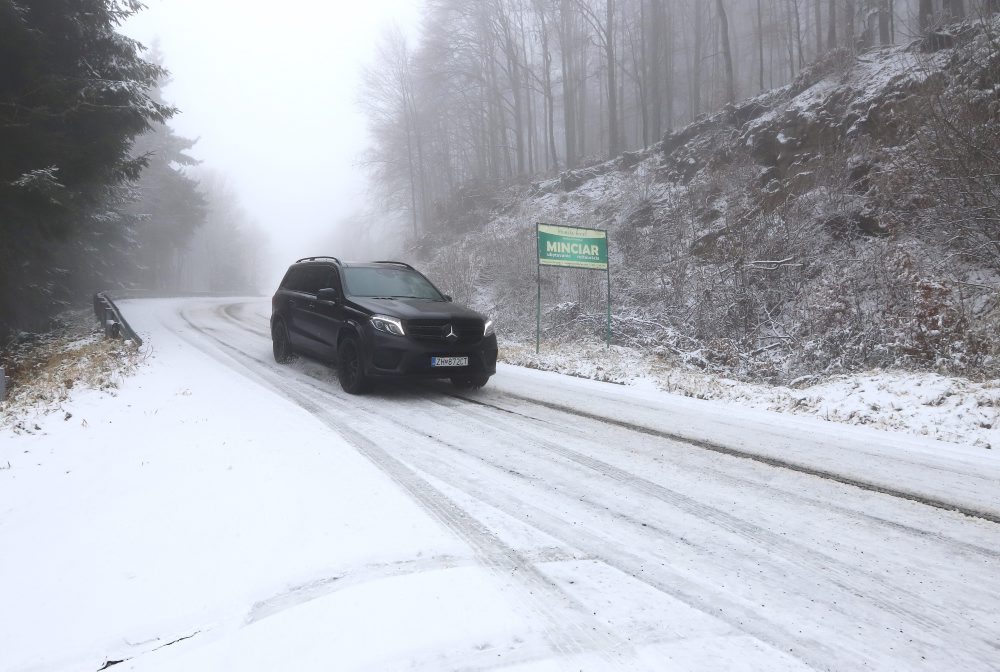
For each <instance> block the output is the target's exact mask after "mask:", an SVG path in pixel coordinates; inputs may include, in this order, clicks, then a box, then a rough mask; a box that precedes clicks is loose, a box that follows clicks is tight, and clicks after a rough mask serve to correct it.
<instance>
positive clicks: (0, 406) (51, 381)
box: [0, 310, 142, 433]
mask: <svg viewBox="0 0 1000 672" xmlns="http://www.w3.org/2000/svg"><path fill="white" fill-rule="evenodd" d="M141 360H142V356H141V354H140V352H139V348H138V347H136V345H135V344H134V343H132V342H131V341H120V340H114V339H105V338H104V334H103V332H102V330H101V329H100V328H99V327H98V326H97V324H96V323H95V321H94V318H93V315H92V314H91V313H90V311H87V310H81V311H72V312H67V313H64V314H63V315H61V316H60V317H59V318H58V319H57V320H56V326H55V328H54V329H53V330H52V331H50V332H47V333H45V334H22V335H21V336H19V337H18V338H17V339H16V340H15V342H13V343H11V344H10V345H9V346H8V347H7V348H6V349H4V350H3V351H2V352H0V366H3V367H4V368H5V369H6V372H7V375H8V376H10V378H11V385H10V389H9V393H8V396H7V399H6V401H3V402H0V429H11V430H12V431H14V432H15V433H20V432H28V433H31V432H34V431H37V430H36V427H37V425H36V424H35V422H34V420H35V419H37V418H39V417H41V416H44V415H48V414H50V413H55V412H58V411H60V410H62V404H63V403H64V402H65V401H67V400H68V399H69V397H70V394H71V393H72V391H73V390H79V389H95V390H101V391H103V392H106V393H108V394H110V395H112V396H114V395H115V394H116V390H117V389H118V386H119V384H120V382H121V380H122V379H123V378H124V377H125V376H127V375H129V374H131V373H132V372H134V371H135V369H136V368H137V367H138V366H139V364H140V363H141ZM67 416H69V413H68V412H67ZM66 419H67V420H68V419H69V417H67V418H66Z"/></svg>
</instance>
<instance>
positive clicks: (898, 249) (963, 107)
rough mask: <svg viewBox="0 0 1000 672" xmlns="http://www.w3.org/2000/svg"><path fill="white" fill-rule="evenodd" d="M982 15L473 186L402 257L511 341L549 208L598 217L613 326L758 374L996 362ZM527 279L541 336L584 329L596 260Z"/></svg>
mask: <svg viewBox="0 0 1000 672" xmlns="http://www.w3.org/2000/svg"><path fill="white" fill-rule="evenodd" d="M997 25H998V24H994V25H993V26H992V27H991V29H990V30H985V29H984V27H983V26H982V25H977V24H959V25H956V26H952V28H951V29H950V32H948V33H936V34H933V35H932V36H931V37H929V38H928V39H926V40H923V41H918V42H915V43H913V44H910V45H907V46H898V47H880V48H873V49H870V50H868V51H865V52H863V53H861V54H858V55H857V56H855V55H853V54H849V53H847V52H846V51H838V52H835V53H832V54H830V55H829V56H828V57H827V58H825V59H824V60H823V61H821V62H820V63H818V64H816V65H815V66H813V67H812V68H810V69H808V70H807V71H805V72H804V73H803V74H802V75H801V76H800V77H799V78H798V79H797V80H796V81H795V82H794V83H793V84H791V85H789V86H787V87H784V88H782V89H779V90H776V91H772V92H768V93H766V94H763V95H760V96H758V97H756V98H752V99H749V100H746V101H744V102H742V103H740V104H738V105H736V106H734V107H730V108H727V109H725V110H722V111H720V112H718V113H717V114H714V115H711V116H709V117H705V118H702V119H700V120H698V121H697V122H695V123H693V124H691V125H690V126H688V127H686V128H684V129H681V130H679V131H677V132H673V133H668V134H667V135H666V136H665V137H664V139H663V140H662V141H661V142H659V143H657V144H655V145H653V146H651V147H649V148H647V149H646V150H644V151H641V152H635V153H626V154H624V155H622V156H621V157H619V158H617V159H615V160H613V161H609V162H606V163H603V164H597V165H594V166H590V167H587V168H582V169H578V170H572V171H568V172H565V173H562V174H561V175H559V176H558V177H557V178H553V179H549V180H546V181H542V182H537V183H534V184H531V185H527V186H514V187H506V188H503V189H497V190H494V191H493V192H487V191H486V190H484V189H483V188H479V189H478V190H477V191H476V192H475V196H476V197H475V198H471V197H470V198H464V199H458V200H456V202H455V203H454V204H452V205H451V207H450V209H445V215H444V218H443V219H442V220H441V222H440V228H439V230H438V231H437V232H436V233H434V234H429V235H428V236H426V237H425V239H424V240H423V241H422V243H421V247H420V248H419V250H417V252H416V253H415V254H417V255H419V256H422V257H424V260H423V261H422V263H423V264H424V265H425V266H429V267H430V272H431V274H432V275H433V276H434V277H435V278H439V279H442V280H443V282H442V284H443V285H444V286H445V289H446V291H449V292H451V293H453V294H454V295H455V296H456V297H458V298H459V300H463V301H470V302H471V303H473V304H474V305H476V306H478V307H480V308H482V309H484V310H487V311H489V312H492V313H495V314H497V315H499V317H500V320H499V324H500V329H501V331H502V333H503V335H504V336H506V337H507V338H508V339H510V340H511V341H512V342H524V343H527V342H530V341H531V340H533V330H534V310H535V305H534V303H535V275H536V270H535V252H534V241H533V237H534V230H535V223H536V222H548V223H556V224H571V225H579V226H593V227H598V228H606V229H608V231H609V235H610V240H611V267H612V294H613V299H612V303H613V312H614V334H615V341H616V343H618V344H621V345H626V346H631V347H636V348H638V349H640V350H642V351H645V352H653V353H659V354H661V355H663V356H664V357H667V358H669V359H671V360H672V361H674V362H675V363H678V364H681V365H690V366H695V367H698V368H702V369H707V370H710V371H716V372H721V373H724V374H726V375H730V376H736V377H739V378H749V379H752V380H763V381H771V382H789V381H792V380H795V379H799V378H801V377H802V376H806V375H816V374H820V375H835V374H842V373H845V372H855V371H864V370H869V369H872V368H903V369H908V370H914V369H916V370H924V371H938V372H946V373H958V374H962V375H965V376H969V377H972V378H979V377H983V376H987V377H989V376H995V375H996V373H997V371H998V370H1000V359H998V356H997V355H998V353H1000V338H998V336H997V334H998V333H1000V329H998V324H1000V292H998V289H1000V252H998V250H1000V248H998V247H997V240H998V234H997V231H998V230H1000V225H998V223H1000V201H998V200H997V194H1000V189H998V186H1000V185H998V182H997V180H998V178H997V176H996V174H995V171H991V170H989V169H988V168H989V166H991V165H997V163H1000V75H998V73H1000V49H998V47H997V46H996V45H997V42H996V41H995V40H992V39H991V35H994V34H995V31H996V29H997ZM990 31H993V32H990ZM542 281H543V287H542V297H543V304H544V315H543V321H542V323H543V330H544V335H543V337H544V338H545V339H546V340H547V341H549V342H565V341H580V340H585V337H587V336H592V337H596V338H599V337H600V335H601V330H602V328H603V311H604V309H605V308H604V291H605V290H604V286H603V285H604V277H603V275H601V274H597V273H586V272H580V271H559V270H552V269H545V270H543V272H542Z"/></svg>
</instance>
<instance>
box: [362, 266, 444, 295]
mask: <svg viewBox="0 0 1000 672" xmlns="http://www.w3.org/2000/svg"><path fill="white" fill-rule="evenodd" d="M344 282H345V283H346V285H347V287H346V290H347V291H346V294H347V295H348V296H381V297H392V298H409V299H429V300H431V301H444V297H443V296H441V293H440V292H439V291H437V289H435V288H434V285H432V284H431V283H430V282H428V281H427V279H426V278H424V277H423V276H422V275H420V274H419V273H415V272H414V271H410V270H407V269H404V268H364V267H355V268H350V267H348V268H345V269H344Z"/></svg>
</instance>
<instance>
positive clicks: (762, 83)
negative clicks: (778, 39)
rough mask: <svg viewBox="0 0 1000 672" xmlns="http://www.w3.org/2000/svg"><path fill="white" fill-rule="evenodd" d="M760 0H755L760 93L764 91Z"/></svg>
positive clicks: (762, 14) (762, 15) (762, 26)
mask: <svg viewBox="0 0 1000 672" xmlns="http://www.w3.org/2000/svg"><path fill="white" fill-rule="evenodd" d="M760 3H761V0H757V60H758V64H759V65H760V71H759V73H758V86H759V90H760V91H761V92H763V91H764V13H763V10H762V9H761V6H760Z"/></svg>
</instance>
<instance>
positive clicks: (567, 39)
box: [559, 0, 577, 168]
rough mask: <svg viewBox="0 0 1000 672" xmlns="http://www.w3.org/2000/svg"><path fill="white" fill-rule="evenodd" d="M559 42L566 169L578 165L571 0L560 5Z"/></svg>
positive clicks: (563, 0) (566, 0) (564, 0)
mask: <svg viewBox="0 0 1000 672" xmlns="http://www.w3.org/2000/svg"><path fill="white" fill-rule="evenodd" d="M559 7H560V17H559V18H560V22H559V32H560V36H559V41H560V42H561V45H560V47H561V48H560V56H561V59H562V80H563V81H562V90H563V134H564V138H565V142H566V167H567V168H571V167H573V166H574V165H576V133H577V126H576V96H575V95H574V82H575V81H576V76H575V73H574V72H573V42H574V35H573V30H572V27H573V26H572V15H571V13H570V0H562V2H561V3H560V6H559Z"/></svg>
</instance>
